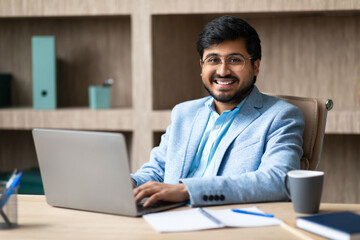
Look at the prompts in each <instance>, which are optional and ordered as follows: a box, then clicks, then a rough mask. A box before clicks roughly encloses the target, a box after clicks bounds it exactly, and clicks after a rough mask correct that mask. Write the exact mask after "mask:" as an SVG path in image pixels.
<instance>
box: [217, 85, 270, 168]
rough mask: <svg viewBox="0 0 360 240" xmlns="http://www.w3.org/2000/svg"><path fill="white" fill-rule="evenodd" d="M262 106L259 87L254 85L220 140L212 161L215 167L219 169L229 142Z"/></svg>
mask: <svg viewBox="0 0 360 240" xmlns="http://www.w3.org/2000/svg"><path fill="white" fill-rule="evenodd" d="M262 106H263V99H262V94H261V93H260V92H259V89H258V88H257V87H256V86H254V89H253V90H252V91H251V93H250V95H249V97H248V99H247V100H246V102H245V103H244V106H242V108H241V109H240V112H239V114H238V115H237V116H236V117H235V119H234V121H233V122H232V124H231V126H230V128H229V130H228V132H227V134H226V135H225V137H224V138H223V140H222V141H221V142H220V144H219V146H218V149H217V151H216V154H215V156H214V159H213V160H214V161H216V164H215V168H216V169H219V167H220V164H221V162H222V159H223V157H224V156H225V152H226V150H227V149H228V147H229V146H230V144H231V143H232V142H233V141H234V140H235V138H236V137H237V136H239V135H240V134H241V133H242V132H243V131H244V130H245V129H246V128H247V127H248V126H249V125H250V124H251V123H252V122H253V121H254V120H255V119H256V118H258V117H259V116H260V112H259V111H258V109H259V108H262Z"/></svg>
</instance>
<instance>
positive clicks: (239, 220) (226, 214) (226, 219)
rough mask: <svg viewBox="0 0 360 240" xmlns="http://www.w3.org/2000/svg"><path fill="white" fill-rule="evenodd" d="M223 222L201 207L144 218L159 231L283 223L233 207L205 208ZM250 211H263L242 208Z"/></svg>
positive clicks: (147, 215)
mask: <svg viewBox="0 0 360 240" xmlns="http://www.w3.org/2000/svg"><path fill="white" fill-rule="evenodd" d="M203 210H204V211H206V212H207V213H209V214H210V215H212V216H213V217H214V218H216V219H217V220H220V221H221V222H222V223H223V224H222V225H219V224H217V223H215V222H214V221H212V220H211V219H209V218H208V217H206V216H205V215H204V214H202V213H201V212H200V211H199V209H190V210H183V211H170V212H161V213H151V214H146V215H144V216H143V218H144V219H145V220H146V221H147V222H148V223H149V224H150V225H151V226H152V227H153V228H154V229H155V230H156V231H158V232H180V231H195V230H203V229H211V228H222V227H224V226H227V227H260V226H272V225H279V224H281V222H282V221H281V220H279V219H277V218H275V217H261V216H255V215H250V214H242V213H235V212H233V211H231V209H222V210H210V209H203ZM241 210H246V211H250V212H257V213H263V212H262V211H261V210H259V209H258V208H257V207H251V208H241Z"/></svg>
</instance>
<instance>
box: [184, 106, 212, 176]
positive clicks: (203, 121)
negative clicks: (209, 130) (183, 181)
mask: <svg viewBox="0 0 360 240" xmlns="http://www.w3.org/2000/svg"><path fill="white" fill-rule="evenodd" d="M209 116H210V109H209V107H208V106H207V104H205V106H204V107H203V108H201V109H199V110H198V111H197V114H196V116H195V118H194V122H193V124H192V127H191V131H190V134H189V139H188V142H187V146H186V149H185V154H184V158H183V168H182V171H181V174H180V178H185V177H186V175H187V174H188V172H189V169H190V166H191V163H192V161H193V159H194V157H195V154H196V152H197V149H198V147H199V144H200V141H201V138H202V136H203V133H204V131H205V128H206V125H207V122H208V119H209Z"/></svg>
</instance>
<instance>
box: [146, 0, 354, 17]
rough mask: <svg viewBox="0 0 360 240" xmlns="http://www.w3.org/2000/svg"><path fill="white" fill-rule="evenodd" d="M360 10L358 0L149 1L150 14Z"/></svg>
mask: <svg viewBox="0 0 360 240" xmlns="http://www.w3.org/2000/svg"><path fill="white" fill-rule="evenodd" d="M359 9H360V2H359V1H337V0H316V1H311V0H308V1H297V0H291V1H289V0H273V1H268V0H245V1H238V0H227V1H226V3H224V2H222V1H218V0H196V1H194V0H181V1H179V0H153V1H152V4H151V9H150V11H151V13H152V14H193V13H262V12H267V13H276V12H323V11H354V10H359Z"/></svg>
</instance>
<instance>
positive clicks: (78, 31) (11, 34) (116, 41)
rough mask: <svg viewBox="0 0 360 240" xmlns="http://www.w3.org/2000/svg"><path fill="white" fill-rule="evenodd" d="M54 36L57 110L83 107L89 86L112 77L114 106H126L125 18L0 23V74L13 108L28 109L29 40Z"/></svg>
mask: <svg viewBox="0 0 360 240" xmlns="http://www.w3.org/2000/svg"><path fill="white" fill-rule="evenodd" d="M34 35H54V36H55V38H56V54H57V75H58V76H57V88H58V91H57V92H58V98H57V99H58V106H59V107H60V108H61V107H74V106H88V104H89V100H88V87H89V86H90V85H101V84H102V83H103V82H104V80H105V79H107V78H113V79H114V81H115V83H114V85H113V86H112V96H111V98H112V102H111V105H112V106H113V107H131V105H132V99H131V93H132V92H131V89H132V81H131V78H132V77H131V50H130V18H129V17H116V18H91V17H90V18H86V19H84V18H31V19H30V18H28V19H0V36H1V37H0V52H1V56H2V57H1V58H0V72H8V73H11V74H13V85H12V102H13V105H14V106H31V105H32V91H31V89H32V75H31V37H32V36H34Z"/></svg>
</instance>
